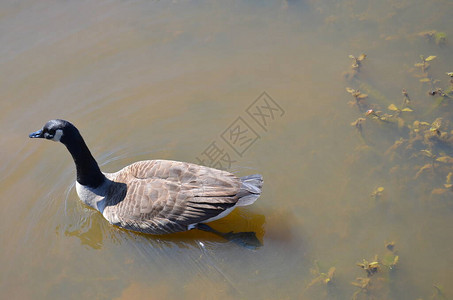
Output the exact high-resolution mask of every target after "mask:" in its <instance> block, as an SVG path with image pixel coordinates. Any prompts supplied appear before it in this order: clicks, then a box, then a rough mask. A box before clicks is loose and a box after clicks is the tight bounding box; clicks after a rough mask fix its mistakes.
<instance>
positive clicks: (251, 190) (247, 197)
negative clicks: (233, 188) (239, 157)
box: [236, 174, 263, 206]
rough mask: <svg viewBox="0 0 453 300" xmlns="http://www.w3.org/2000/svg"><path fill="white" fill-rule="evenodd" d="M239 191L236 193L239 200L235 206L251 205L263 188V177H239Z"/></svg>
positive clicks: (256, 175) (257, 175) (255, 175)
mask: <svg viewBox="0 0 453 300" xmlns="http://www.w3.org/2000/svg"><path fill="white" fill-rule="evenodd" d="M240 179H241V189H240V191H239V193H238V196H239V200H238V202H237V203H236V206H247V205H251V204H253V203H254V202H255V201H256V199H258V198H259V196H260V195H261V188H262V187H263V176H261V175H260V174H254V175H249V176H244V177H241V178H240Z"/></svg>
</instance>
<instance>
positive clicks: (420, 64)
mask: <svg viewBox="0 0 453 300" xmlns="http://www.w3.org/2000/svg"><path fill="white" fill-rule="evenodd" d="M424 65H425V64H424V63H416V64H414V67H417V68H421V67H423V66H424Z"/></svg>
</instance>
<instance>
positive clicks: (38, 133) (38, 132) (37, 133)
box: [28, 129, 44, 139]
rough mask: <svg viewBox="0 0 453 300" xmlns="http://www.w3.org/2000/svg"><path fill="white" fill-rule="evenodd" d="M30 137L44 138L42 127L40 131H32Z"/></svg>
mask: <svg viewBox="0 0 453 300" xmlns="http://www.w3.org/2000/svg"><path fill="white" fill-rule="evenodd" d="M28 136H29V137H30V138H32V139H33V138H40V139H42V138H44V135H43V134H42V129H41V130H38V131H35V132H32V133H30V134H29V135H28Z"/></svg>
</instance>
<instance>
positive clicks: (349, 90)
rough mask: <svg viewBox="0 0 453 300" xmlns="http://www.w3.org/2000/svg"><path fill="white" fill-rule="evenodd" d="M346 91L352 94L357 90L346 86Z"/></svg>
mask: <svg viewBox="0 0 453 300" xmlns="http://www.w3.org/2000/svg"><path fill="white" fill-rule="evenodd" d="M346 91H347V92H348V93H350V94H354V93H355V90H354V89H351V88H350V87H347V88H346Z"/></svg>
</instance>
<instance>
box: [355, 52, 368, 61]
mask: <svg viewBox="0 0 453 300" xmlns="http://www.w3.org/2000/svg"><path fill="white" fill-rule="evenodd" d="M365 58H366V54H360V56H359V57H357V60H358V61H362V60H364V59H365Z"/></svg>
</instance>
